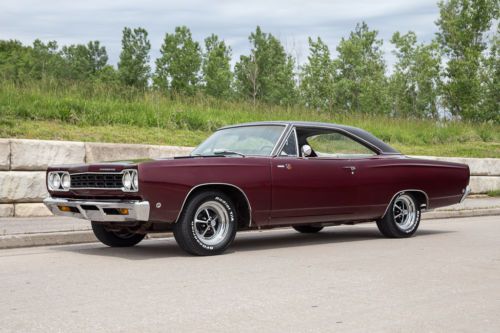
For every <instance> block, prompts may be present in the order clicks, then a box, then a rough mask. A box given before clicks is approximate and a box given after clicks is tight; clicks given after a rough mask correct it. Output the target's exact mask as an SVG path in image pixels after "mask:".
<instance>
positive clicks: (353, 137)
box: [293, 125, 384, 155]
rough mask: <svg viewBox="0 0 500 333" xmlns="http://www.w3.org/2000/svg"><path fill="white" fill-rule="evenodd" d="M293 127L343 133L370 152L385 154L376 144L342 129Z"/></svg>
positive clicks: (314, 126) (315, 126)
mask: <svg viewBox="0 0 500 333" xmlns="http://www.w3.org/2000/svg"><path fill="white" fill-rule="evenodd" d="M293 127H295V128H297V127H298V128H301V127H302V128H322V129H327V130H330V131H332V132H337V133H342V134H344V135H345V136H347V137H348V138H351V139H353V140H354V141H357V142H358V143H360V144H362V145H363V146H365V147H367V148H369V149H370V150H372V151H373V152H374V153H376V154H377V155H380V154H384V153H383V152H382V150H381V149H380V148H379V147H377V146H375V145H374V144H372V143H370V142H368V141H366V140H365V139H363V138H360V137H359V136H357V135H356V134H353V133H351V132H349V131H346V130H344V129H342V128H332V127H328V126H319V125H313V126H300V125H299V126H297V125H293Z"/></svg>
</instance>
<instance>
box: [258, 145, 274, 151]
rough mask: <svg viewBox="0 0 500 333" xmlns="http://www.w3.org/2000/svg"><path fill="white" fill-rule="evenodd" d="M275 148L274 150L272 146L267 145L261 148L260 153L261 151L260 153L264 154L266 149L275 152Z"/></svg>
mask: <svg viewBox="0 0 500 333" xmlns="http://www.w3.org/2000/svg"><path fill="white" fill-rule="evenodd" d="M273 148H274V147H273V146H271V145H265V146H262V147H260V149H259V151H260V152H263V151H265V150H266V149H270V150H269V152H272V151H273Z"/></svg>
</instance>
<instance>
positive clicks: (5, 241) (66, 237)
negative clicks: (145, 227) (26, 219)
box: [0, 231, 172, 249]
mask: <svg viewBox="0 0 500 333" xmlns="http://www.w3.org/2000/svg"><path fill="white" fill-rule="evenodd" d="M171 236H172V233H155V234H149V235H147V236H146V238H145V239H154V238H166V237H171ZM97 242H98V240H97V238H95V236H94V233H93V232H92V231H64V232H46V233H38V234H18V235H6V236H0V249H12V248H18V247H33V246H48V245H69V244H85V243H97Z"/></svg>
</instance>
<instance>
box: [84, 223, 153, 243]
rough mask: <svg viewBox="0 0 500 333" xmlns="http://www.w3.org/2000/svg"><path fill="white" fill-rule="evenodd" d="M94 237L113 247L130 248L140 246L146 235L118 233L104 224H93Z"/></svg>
mask: <svg viewBox="0 0 500 333" xmlns="http://www.w3.org/2000/svg"><path fill="white" fill-rule="evenodd" d="M92 230H93V231H94V235H95V236H96V237H97V239H98V240H100V241H101V243H103V244H105V245H107V246H111V247H130V246H134V245H136V244H138V243H139V242H140V241H142V240H143V239H144V237H146V235H145V234H136V233H118V232H115V231H110V230H107V229H106V226H105V225H104V224H103V223H99V222H92Z"/></svg>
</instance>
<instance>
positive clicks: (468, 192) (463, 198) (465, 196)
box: [460, 185, 471, 203]
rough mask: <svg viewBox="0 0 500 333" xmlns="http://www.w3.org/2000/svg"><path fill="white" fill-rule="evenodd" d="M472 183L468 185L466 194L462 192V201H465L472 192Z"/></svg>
mask: <svg viewBox="0 0 500 333" xmlns="http://www.w3.org/2000/svg"><path fill="white" fill-rule="evenodd" d="M470 191H471V189H470V185H467V187H466V188H465V190H464V194H462V198H461V199H460V203H462V202H464V200H465V198H467V196H468V195H469V194H470Z"/></svg>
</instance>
